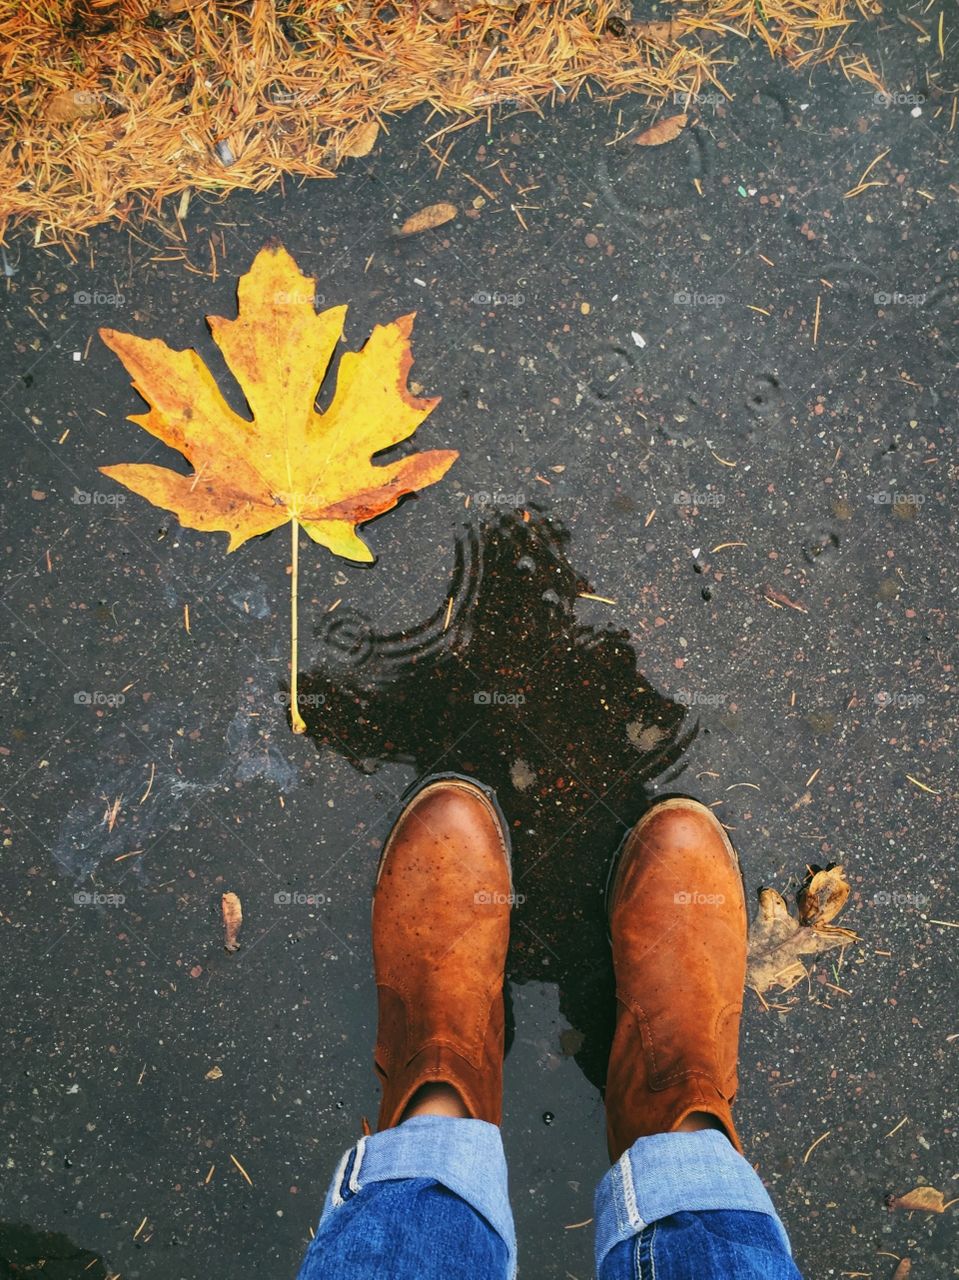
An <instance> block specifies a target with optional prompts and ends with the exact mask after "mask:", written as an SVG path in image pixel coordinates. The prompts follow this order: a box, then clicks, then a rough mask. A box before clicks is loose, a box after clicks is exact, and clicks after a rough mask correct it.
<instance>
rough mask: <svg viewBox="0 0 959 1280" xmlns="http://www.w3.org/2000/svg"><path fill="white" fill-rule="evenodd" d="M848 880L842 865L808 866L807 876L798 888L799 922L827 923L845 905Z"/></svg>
mask: <svg viewBox="0 0 959 1280" xmlns="http://www.w3.org/2000/svg"><path fill="white" fill-rule="evenodd" d="M848 897H849V882H848V881H847V880H846V878H845V876H844V875H843V873H842V867H841V866H839V865H837V866H829V867H826V868H821V867H810V869H809V877H808V878H807V880H806V883H805V884H804V885H803V887H802V888H801V889H800V890H799V894H798V898H797V901H798V903H799V923H800V924H809V925H813V924H829V922H830V920H834V919H835V918H836V916H838V915H839V913H840V911H841V910H842V909H843V907H844V906H845V905H846V899H847V898H848Z"/></svg>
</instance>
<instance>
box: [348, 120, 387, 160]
mask: <svg viewBox="0 0 959 1280" xmlns="http://www.w3.org/2000/svg"><path fill="white" fill-rule="evenodd" d="M379 132H380V125H379V121H378V120H367V122H366V124H360V125H357V127H356V128H355V129H354V130H353V131H352V132H351V133H350V134H349V136H348V137H347V139H346V142H345V143H344V144H343V154H344V155H345V156H357V157H358V156H368V155H369V154H370V152H371V151H372V150H373V148H374V146H375V145H376V139H377V138H378V137H379Z"/></svg>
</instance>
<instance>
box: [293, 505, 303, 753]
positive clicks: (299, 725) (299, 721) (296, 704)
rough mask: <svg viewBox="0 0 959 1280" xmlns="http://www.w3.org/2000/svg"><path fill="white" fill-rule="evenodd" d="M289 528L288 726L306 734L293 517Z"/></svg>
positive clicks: (296, 534)
mask: <svg viewBox="0 0 959 1280" xmlns="http://www.w3.org/2000/svg"><path fill="white" fill-rule="evenodd" d="M290 527H291V529H292V530H293V573H292V577H291V581H290V641H291V654H290V724H291V726H292V729H293V732H294V733H306V721H305V720H304V719H303V717H302V716H301V715H300V699H299V696H298V694H297V689H296V664H297V654H296V650H297V643H298V639H299V628H298V625H297V617H296V597H297V592H298V591H299V585H300V554H299V552H300V545H299V544H300V525H299V521H298V520H297V519H296V518H295V517H294V519H292V520H291V521H290Z"/></svg>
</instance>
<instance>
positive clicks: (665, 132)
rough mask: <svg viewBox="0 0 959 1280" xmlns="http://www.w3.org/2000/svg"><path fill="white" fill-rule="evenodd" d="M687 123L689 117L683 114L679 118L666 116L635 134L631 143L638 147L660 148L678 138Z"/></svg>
mask: <svg viewBox="0 0 959 1280" xmlns="http://www.w3.org/2000/svg"><path fill="white" fill-rule="evenodd" d="M688 123H689V116H688V115H686V114H685V113H683V114H682V115H679V116H666V118H665V119H664V120H657V121H656V123H655V124H654V125H650V127H649V128H648V129H644V130H643V132H642V133H637V135H636V137H635V138H634V139H633V141H634V142H635V143H636V145H637V146H638V147H661V146H662V145H663V143H664V142H672V140H673V138H678V137H679V135H680V134H681V133H682V131H683V130H684V129H685V128H686V125H687V124H688Z"/></svg>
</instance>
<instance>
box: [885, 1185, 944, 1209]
mask: <svg viewBox="0 0 959 1280" xmlns="http://www.w3.org/2000/svg"><path fill="white" fill-rule="evenodd" d="M955 1203H956V1201H955V1200H949V1201H947V1200H946V1197H945V1196H944V1195H943V1194H942V1192H941V1191H940V1190H939V1188H938V1187H914V1188H913V1189H912V1191H907V1192H906V1194H905V1195H904V1196H893V1197H892V1199H891V1200H890V1201H889V1208H890V1209H905V1210H910V1211H911V1210H915V1211H916V1212H917V1213H945V1211H946V1210H947V1209H948V1208H949V1206H950V1205H951V1204H955Z"/></svg>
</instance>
